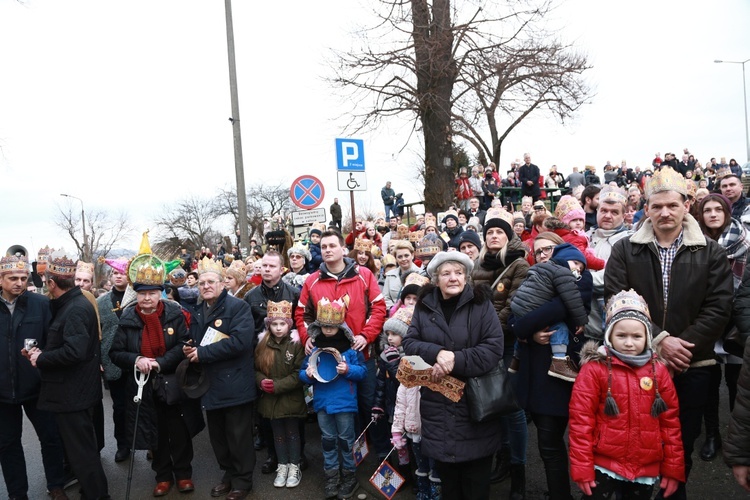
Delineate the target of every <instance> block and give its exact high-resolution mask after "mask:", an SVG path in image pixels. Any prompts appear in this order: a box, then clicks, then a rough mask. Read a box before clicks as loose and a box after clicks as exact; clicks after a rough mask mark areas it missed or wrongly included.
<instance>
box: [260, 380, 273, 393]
mask: <svg viewBox="0 0 750 500" xmlns="http://www.w3.org/2000/svg"><path fill="white" fill-rule="evenodd" d="M260 388H261V390H262V391H263V392H267V393H268V394H273V380H271V379H270V378H264V379H263V380H262V381H261V382H260Z"/></svg>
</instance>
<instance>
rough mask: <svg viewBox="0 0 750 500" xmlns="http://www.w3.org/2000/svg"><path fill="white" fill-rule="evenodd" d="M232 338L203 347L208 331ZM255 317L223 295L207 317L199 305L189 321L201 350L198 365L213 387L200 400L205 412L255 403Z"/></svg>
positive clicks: (239, 301)
mask: <svg viewBox="0 0 750 500" xmlns="http://www.w3.org/2000/svg"><path fill="white" fill-rule="evenodd" d="M209 326H210V327H212V328H214V329H215V330H218V331H220V332H221V333H223V334H225V335H228V336H229V338H226V339H224V340H220V341H218V342H214V343H213V344H210V345H207V346H200V343H201V340H203V336H204V335H205V334H206V330H207V329H208V327H209ZM253 328H254V324H253V313H252V311H251V310H250V306H249V305H248V304H247V302H245V301H244V300H242V299H238V298H235V297H231V296H229V295H227V291H226V290H224V291H222V292H221V295H220V296H219V298H218V299H217V300H216V303H215V304H214V305H213V306H212V307H211V308H210V309H209V311H208V314H204V311H203V304H198V305H197V306H196V308H195V311H194V312H193V314H192V317H191V320H190V337H191V338H192V339H193V342H194V343H195V345H197V346H200V347H198V361H199V362H200V364H201V366H202V367H203V372H204V373H205V376H206V377H208V380H209V381H210V383H211V385H210V387H209V389H208V392H206V394H204V395H203V397H202V398H201V403H202V404H203V409H205V410H216V409H219V408H228V407H230V406H238V405H241V404H244V403H249V402H251V401H255V399H256V398H257V397H258V394H257V392H256V389H255V359H254V356H253V354H254V352H255V335H254V334H253V331H254V330H253Z"/></svg>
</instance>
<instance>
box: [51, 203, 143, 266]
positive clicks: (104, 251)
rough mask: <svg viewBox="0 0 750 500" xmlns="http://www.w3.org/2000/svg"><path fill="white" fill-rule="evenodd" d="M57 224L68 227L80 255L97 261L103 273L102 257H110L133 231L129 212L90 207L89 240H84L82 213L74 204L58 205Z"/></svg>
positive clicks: (88, 259)
mask: <svg viewBox="0 0 750 500" xmlns="http://www.w3.org/2000/svg"><path fill="white" fill-rule="evenodd" d="M55 225H57V227H59V228H61V229H62V230H64V231H65V232H66V233H68V236H70V239H71V240H73V243H74V244H75V246H76V249H77V250H78V256H79V258H80V259H81V260H83V261H84V262H89V263H92V262H93V263H95V273H96V275H97V276H99V275H100V274H101V264H99V263H98V262H97V258H98V257H107V256H108V255H109V252H110V251H111V250H112V248H113V247H114V245H115V244H117V242H118V241H121V240H122V239H123V238H125V237H127V236H129V235H130V234H131V233H132V232H133V226H131V224H130V223H129V222H128V215H127V214H126V213H119V214H111V213H109V212H107V211H105V210H90V211H88V212H87V213H86V233H87V234H86V244H85V245H84V242H83V238H82V235H83V231H82V230H81V217H79V215H78V210H73V206H72V204H70V203H68V204H66V205H65V206H62V207H61V206H58V214H57V216H56V217H55Z"/></svg>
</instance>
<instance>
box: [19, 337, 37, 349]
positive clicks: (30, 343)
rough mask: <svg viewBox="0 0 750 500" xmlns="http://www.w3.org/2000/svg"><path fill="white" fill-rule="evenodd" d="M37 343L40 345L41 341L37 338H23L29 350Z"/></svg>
mask: <svg viewBox="0 0 750 500" xmlns="http://www.w3.org/2000/svg"><path fill="white" fill-rule="evenodd" d="M37 345H39V343H38V342H37V341H36V339H23V346H24V348H25V349H26V350H27V351H30V350H32V349H33V348H35V347H36V346H37Z"/></svg>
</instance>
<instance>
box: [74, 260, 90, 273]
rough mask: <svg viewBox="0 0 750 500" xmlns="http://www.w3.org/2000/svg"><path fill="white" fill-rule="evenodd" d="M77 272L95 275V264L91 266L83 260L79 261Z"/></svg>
mask: <svg viewBox="0 0 750 500" xmlns="http://www.w3.org/2000/svg"><path fill="white" fill-rule="evenodd" d="M76 272H77V273H79V272H80V273H88V274H90V275H92V276H93V275H94V264H89V263H88V262H84V261H82V260H79V261H78V264H76Z"/></svg>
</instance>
